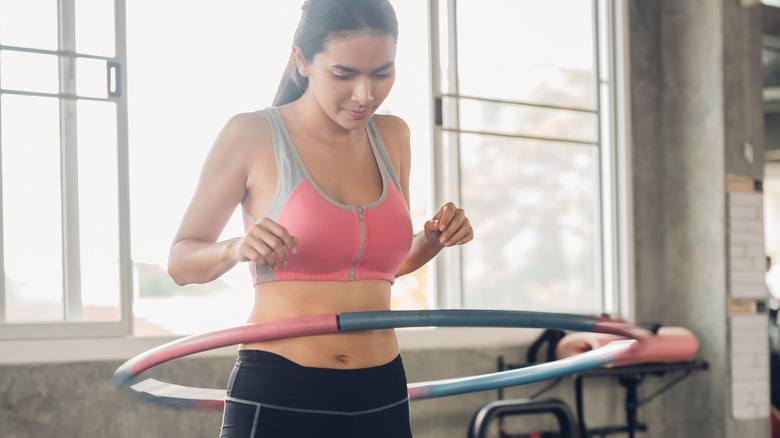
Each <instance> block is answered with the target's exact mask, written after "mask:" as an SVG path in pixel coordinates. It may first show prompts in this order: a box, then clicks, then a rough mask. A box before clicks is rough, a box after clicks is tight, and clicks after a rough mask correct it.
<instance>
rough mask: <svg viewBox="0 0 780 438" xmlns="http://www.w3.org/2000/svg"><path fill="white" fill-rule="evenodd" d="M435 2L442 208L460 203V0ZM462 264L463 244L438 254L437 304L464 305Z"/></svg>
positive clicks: (436, 155)
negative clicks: (458, 13) (458, 41)
mask: <svg viewBox="0 0 780 438" xmlns="http://www.w3.org/2000/svg"><path fill="white" fill-rule="evenodd" d="M431 5H432V7H431V35H432V44H431V47H432V50H431V61H432V70H433V71H432V78H433V83H432V88H431V89H432V90H433V93H432V94H433V96H434V108H435V111H436V113H437V115H438V117H439V118H440V120H437V123H436V125H435V126H434V129H433V132H434V142H433V175H434V181H436V182H437V183H436V184H433V187H434V193H433V203H434V205H433V208H434V209H438V208H439V207H441V206H442V205H443V204H444V203H445V202H448V201H452V202H454V203H455V204H457V205H460V151H459V143H460V134H459V131H460V116H459V114H458V107H459V104H458V98H459V90H458V57H457V51H458V48H457V9H456V8H457V1H456V0H438V1H437V0H434V1H432V2H431ZM445 96H447V97H445ZM451 96H454V97H451ZM439 122H442V123H441V124H439ZM461 265H462V259H461V249H460V248H459V247H456V248H449V249H447V250H444V251H442V253H441V254H440V255H439V256H438V257H437V258H436V261H435V268H434V273H435V281H434V285H435V286H434V288H435V291H436V292H435V298H436V302H435V304H434V306H435V307H439V308H459V307H462V303H463V291H462V278H461V272H462V269H461Z"/></svg>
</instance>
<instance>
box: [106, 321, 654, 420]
mask: <svg viewBox="0 0 780 438" xmlns="http://www.w3.org/2000/svg"><path fill="white" fill-rule="evenodd" d="M403 327H506V328H544V329H561V330H574V331H585V332H595V333H609V334H614V335H619V336H623V337H626V338H629V339H626V340H620V341H613V342H611V343H609V344H607V345H605V346H603V347H601V348H597V349H595V350H591V351H588V352H585V353H581V354H579V355H576V356H572V357H569V358H566V359H560V360H556V361H553V362H547V363H542V364H537V365H532V366H528V367H524V368H518V369H513V370H507V371H500V372H495V373H490V374H482V375H474V376H468V377H460V378H454V379H443V380H435V381H428V382H419V383H411V384H409V385H408V387H407V390H408V393H409V398H410V399H411V400H422V399H430V398H437V397H447V396H452V395H458V394H466V393H470V392H477V391H487V390H491V389H498V388H505V387H510V386H519V385H524V384H527V383H532V382H538V381H542V380H547V379H551V378H557V377H561V376H565V375H568V374H573V373H577V372H580V371H584V370H588V369H591V368H597V367H600V366H603V365H607V364H609V363H612V362H615V361H617V360H622V359H626V358H627V357H629V356H631V355H633V354H635V353H636V352H637V351H638V350H639V349H640V348H641V345H642V340H644V339H646V338H647V337H649V336H652V334H651V333H650V332H649V331H647V330H645V329H643V328H640V327H638V326H635V325H631V324H628V323H624V322H621V321H617V320H612V319H608V318H601V317H591V316H583V315H572V314H560V313H542V312H524V311H502V310H422V311H375V312H352V313H341V314H330V315H318V316H306V317H300V318H293V319H287V320H281V321H273V322H267V323H259V324H247V325H243V326H239V327H234V328H229V329H225V330H219V331H215V332H211V333H205V334H200V335H193V336H188V337H185V338H182V339H178V340H176V341H173V342H169V343H167V344H164V345H161V346H159V347H156V348H153V349H151V350H148V351H146V352H144V353H141V354H139V355H137V356H135V357H133V358H132V359H130V360H128V361H127V362H125V363H124V364H122V365H121V366H120V367H119V368H117V370H116V371H115V372H114V377H113V382H114V386H116V387H117V388H119V389H122V390H129V391H131V392H133V393H134V394H136V395H138V396H140V397H141V398H142V399H144V400H147V401H153V402H156V403H160V404H164V405H167V406H172V407H177V408H185V409H197V410H221V409H223V407H224V398H225V390H221V389H207V388H196V387H189V386H181V385H175V384H171V383H166V382H161V381H158V380H155V379H150V378H141V377H140V374H141V373H143V372H144V371H146V370H148V369H150V368H152V367H155V366H157V365H160V364H162V363H164V362H168V361H170V360H173V359H176V358H180V357H183V356H188V355H191V354H194V353H199V352H203V351H207V350H212V349H215V348H220V347H226V346H229V345H236V344H240V343H248V342H257V341H266V340H272V339H284V338H294V337H299V336H313V335H323V334H335V333H340V332H351V331H360V330H378V329H391V328H403Z"/></svg>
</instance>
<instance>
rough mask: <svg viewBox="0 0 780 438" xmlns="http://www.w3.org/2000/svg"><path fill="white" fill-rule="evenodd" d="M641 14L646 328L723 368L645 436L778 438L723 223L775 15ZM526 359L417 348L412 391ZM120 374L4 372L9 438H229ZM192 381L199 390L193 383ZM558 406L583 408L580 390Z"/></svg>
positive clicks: (754, 173)
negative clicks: (732, 339)
mask: <svg viewBox="0 0 780 438" xmlns="http://www.w3.org/2000/svg"><path fill="white" fill-rule="evenodd" d="M628 5H629V18H630V24H629V30H630V32H629V33H630V47H631V49H630V51H631V52H630V53H631V56H630V72H631V73H630V75H631V78H630V80H631V92H630V99H631V124H632V126H631V132H630V133H631V137H632V142H633V145H632V150H631V156H632V163H631V164H632V167H633V174H632V187H633V193H632V198H633V208H634V211H633V223H634V230H633V234H634V242H633V243H634V248H635V264H634V270H635V272H634V275H635V281H636V302H635V308H636V314H637V315H636V316H637V320H638V321H657V322H661V323H663V324H666V325H681V326H685V327H689V328H691V329H692V330H693V331H694V332H695V334H696V335H697V337H698V338H699V340H700V343H701V349H700V351H701V353H700V356H701V357H702V358H703V359H705V360H707V361H708V362H709V363H710V366H711V369H710V370H709V371H707V372H701V373H695V374H694V375H693V376H691V377H689V378H688V379H686V380H685V381H683V382H682V383H680V384H679V385H678V386H675V387H674V388H673V389H672V390H670V391H669V392H667V393H665V394H664V395H663V396H661V397H659V398H658V399H655V400H654V401H653V402H651V403H649V404H647V405H646V406H644V407H642V409H641V410H640V419H641V420H642V421H644V422H647V423H649V425H650V430H649V432H647V433H646V434H644V435H642V436H647V437H708V438H719V437H730V438H744V437H766V436H769V421H768V419H756V420H751V421H738V420H735V419H734V418H733V417H732V416H731V414H730V389H729V388H730V387H729V385H730V380H729V379H730V372H729V370H730V369H729V359H728V358H729V343H728V342H729V341H728V339H729V332H728V313H727V306H728V290H727V289H728V288H727V274H726V273H727V270H728V254H727V248H726V246H727V245H726V242H727V236H728V235H727V232H728V231H727V224H726V217H725V216H726V206H725V202H726V178H727V175H729V174H734V175H739V176H745V177H750V178H755V179H761V177H762V175H763V152H762V151H763V141H764V140H763V134H762V132H763V117H762V116H761V114H760V106H761V102H760V91H761V90H760V87H761V84H760V82H761V80H760V72H759V69H760V60H759V59H758V58H757V53H758V52H757V50H758V45H759V44H760V32H761V30H760V29H761V22H762V19H763V17H762V12H761V11H762V8H761V7H754V8H751V9H742V8H741V7H740V6H739V2H738V1H737V0H666V1H662V0H629V1H628ZM746 66H747V68H746ZM757 75H759V76H757ZM757 96H758V97H757ZM752 99H758V100H752ZM745 102H748V103H747V104H746V103H745ZM745 139H749V140H750V141H751V143H752V144H753V147H754V148H755V154H754V160H753V161H752V162H750V161H747V160H745V159H744V157H743V153H742V151H743V149H742V146H743V143H744V140H745ZM523 354H524V352H523V350H522V349H521V348H519V347H518V348H504V349H499V348H485V349H463V350H451V349H450V350H414V351H405V352H404V360H405V362H406V364H407V369H408V375H409V379H410V381H419V380H429V379H437V378H442V377H455V376H461V375H468V374H475V373H484V372H491V371H494V370H495V366H496V365H495V360H496V357H497V356H498V355H505V356H507V357H508V358H509V360H513V361H519V360H520V359H521V358H522V357H523ZM232 363H233V359H231V358H214V357H209V358H194V359H186V360H180V361H177V362H175V363H171V364H168V365H166V366H164V367H161V368H160V369H159V370H155V372H156V373H157V374H158V375H159V376H160V377H161V378H168V379H171V380H174V381H177V382H180V383H185V384H186V383H192V384H197V385H210V386H214V387H222V386H224V385H225V379H226V377H227V374H228V372H229V370H230V368H231V367H232ZM118 365H119V362H112V361H107V362H90V363H67V364H31V365H23V366H21V365H14V366H0V395H1V396H0V436H2V437H4V438H27V437H40V436H64V437H108V436H110V437H117V438H119V437H131V436H132V437H160V436H171V437H177V436H192V437H214V436H216V434H217V431H218V429H219V423H220V415H219V414H214V413H211V414H206V413H192V412H181V411H173V410H168V409H159V408H156V407H153V406H150V405H146V404H142V403H136V402H134V401H132V400H129V399H127V398H126V397H124V396H122V395H120V394H117V393H116V391H114V390H113V388H111V386H110V376H111V374H112V372H113V370H114V369H115V368H116V367H117V366H118ZM187 376H191V377H190V378H194V377H192V376H197V377H196V379H195V381H192V382H188V381H187V379H188V377H187ZM656 384H657V382H648V383H647V385H644V386H646V388H644V390H646V391H652V390H653V389H654V388H653V385H656ZM540 387H541V386H540V385H539V384H537V385H528V386H524V387H520V388H514V389H510V390H508V391H507V396H508V397H525V396H528V395H530V394H532V393H533V392H534V391H535V390H537V389H539V388H540ZM586 387H587V391H588V393H587V396H588V404H587V416H588V423H589V424H591V425H594V426H595V425H607V424H619V423H620V422H621V421H622V417H623V413H622V397H623V391H622V388H620V386H619V385H616V384H615V382H614V381H604V382H592V383H588V384H587V385H586ZM549 395H550V396H554V397H561V398H563V399H564V400H567V401H569V402H571V401H572V398H573V391H572V381H571V379H570V378H569V379H565V380H564V381H563V382H561V383H560V384H559V385H558V386H557V387H556V388H555V389H554V390H553V391H551V392H550V393H549ZM495 396H496V394H495V393H494V392H488V393H481V394H472V395H468V396H459V397H451V398H447V399H439V400H430V401H420V402H415V403H414V405H413V426H414V429H415V433H416V436H417V437H418V438H438V437H442V438H444V437H447V438H451V437H453V436H465V433H466V427H467V425H468V423H469V421H470V419H471V416H472V415H473V413H474V412H475V411H476V410H477V409H478V408H479V407H480V406H481V405H482V404H484V403H485V402H487V401H490V400H492V399H494V398H495ZM572 406H573V404H572ZM617 436H620V435H617Z"/></svg>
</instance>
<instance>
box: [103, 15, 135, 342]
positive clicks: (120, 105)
mask: <svg viewBox="0 0 780 438" xmlns="http://www.w3.org/2000/svg"><path fill="white" fill-rule="evenodd" d="M114 11H115V20H116V21H115V33H116V54H115V56H116V63H117V64H118V65H119V66H120V68H119V71H118V72H116V80H117V82H118V83H117V84H116V86H117V88H116V90H115V91H116V95H115V96H114V99H115V100H116V106H117V111H116V116H117V123H116V125H117V147H118V151H117V161H118V163H117V165H118V172H117V177H118V178H119V181H118V187H119V194H118V196H119V275H120V293H121V298H120V309H119V311H120V315H121V323H122V326H123V327H124V329H125V334H128V335H129V334H131V333H132V325H133V324H132V321H133V261H132V253H131V247H130V242H131V239H130V173H129V162H130V157H129V140H128V139H129V134H128V110H127V87H126V84H127V68H124V67H125V66H126V65H127V17H126V5H125V0H115V2H114ZM109 86H110V85H109Z"/></svg>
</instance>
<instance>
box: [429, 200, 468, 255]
mask: <svg viewBox="0 0 780 438" xmlns="http://www.w3.org/2000/svg"><path fill="white" fill-rule="evenodd" d="M431 222H433V225H434V226H435V227H436V228H437V229H438V231H439V232H440V233H441V234H440V235H439V243H441V244H442V245H444V246H453V245H463V244H464V243H466V242H469V241H471V240H472V239H473V238H474V230H473V229H472V228H471V223H470V222H469V219H468V218H467V217H466V214H465V212H464V211H463V209H461V208H457V207H456V206H455V205H454V204H453V203H452V202H448V203H446V204H444V205H443V206H442V207H441V208H440V209H439V211H438V212H437V213H436V215H434V218H433V220H432V221H431ZM426 231H427V230H426Z"/></svg>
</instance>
